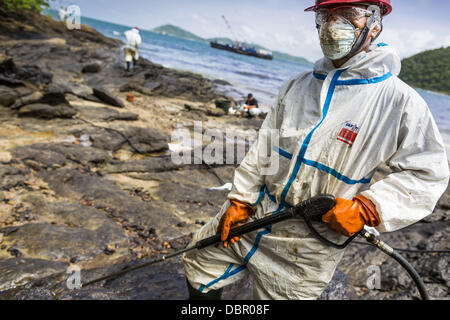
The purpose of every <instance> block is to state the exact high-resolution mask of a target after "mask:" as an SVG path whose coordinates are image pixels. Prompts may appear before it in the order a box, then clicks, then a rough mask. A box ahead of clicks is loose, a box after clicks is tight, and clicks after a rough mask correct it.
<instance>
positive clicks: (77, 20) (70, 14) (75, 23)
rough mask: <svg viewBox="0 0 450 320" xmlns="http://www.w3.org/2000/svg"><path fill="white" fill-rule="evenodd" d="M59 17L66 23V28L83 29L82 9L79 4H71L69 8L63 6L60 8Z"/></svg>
mask: <svg viewBox="0 0 450 320" xmlns="http://www.w3.org/2000/svg"><path fill="white" fill-rule="evenodd" d="M58 15H59V19H60V20H61V21H64V22H65V23H66V28H67V29H69V30H80V29H81V9H80V7H79V6H77V5H70V6H68V7H67V9H63V8H61V9H60V10H59V13H58Z"/></svg>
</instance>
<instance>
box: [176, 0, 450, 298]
mask: <svg viewBox="0 0 450 320" xmlns="http://www.w3.org/2000/svg"><path fill="white" fill-rule="evenodd" d="M343 4H345V6H342V5H343ZM373 4H376V6H374V5H373ZM309 10H314V11H315V12H316V23H317V28H318V31H319V36H320V42H321V46H322V50H323V52H324V55H325V57H324V58H323V59H321V60H319V61H317V62H316V64H315V66H314V71H311V72H305V73H303V74H301V75H299V76H298V77H296V78H295V79H292V80H290V81H288V82H286V83H285V84H284V85H283V86H282V88H281V90H280V93H279V96H278V100H277V102H276V104H275V105H274V107H273V108H272V110H271V112H270V113H269V114H268V116H267V118H266V120H265V121H264V123H263V125H262V128H261V130H260V132H259V136H258V140H257V141H256V142H255V143H254V144H253V145H252V147H251V149H250V151H249V152H248V154H247V155H246V157H245V158H244V160H243V161H242V163H241V165H240V166H239V167H238V168H237V169H236V171H235V174H234V178H233V187H232V190H231V192H230V194H229V195H228V200H227V201H226V202H225V203H224V205H223V207H222V209H221V210H220V212H219V213H218V214H217V216H216V217H215V218H213V219H212V220H211V221H210V222H208V223H207V224H206V225H204V226H203V227H202V228H201V229H200V230H199V231H198V232H197V233H196V234H195V236H194V239H193V241H194V242H196V241H198V240H201V239H203V238H206V237H209V236H212V235H214V234H216V233H217V232H219V233H221V235H222V241H224V243H223V244H224V245H223V246H222V245H221V246H218V247H214V246H212V247H208V248H205V249H203V250H197V251H191V252H189V253H186V254H185V255H184V256H183V262H184V267H185V272H186V277H187V280H188V288H189V293H190V297H191V298H192V299H218V298H219V297H220V293H221V289H222V288H223V287H224V286H226V285H229V284H231V283H233V282H235V281H237V280H239V279H241V278H242V277H244V276H245V275H246V274H248V273H249V274H250V275H251V277H252V280H253V289H254V291H253V298H255V299H316V298H318V297H319V296H320V295H321V293H322V292H323V290H324V289H325V288H326V286H327V285H328V283H329V282H330V280H331V278H332V276H333V273H334V271H335V269H336V266H337V264H338V263H339V261H340V260H341V258H342V256H343V253H344V252H343V250H339V249H335V248H333V247H330V246H327V245H325V244H323V243H322V242H320V241H319V240H318V239H316V238H315V237H314V235H313V234H312V233H311V232H310V230H309V229H308V227H307V226H306V224H305V222H303V220H301V219H298V220H288V221H285V222H281V223H279V224H275V225H273V226H272V227H268V228H266V229H263V230H259V231H255V232H251V233H249V234H246V235H243V236H241V237H240V239H239V238H234V239H228V232H229V230H230V228H233V227H236V226H238V225H239V224H242V223H245V222H246V221H248V219H258V218H262V217H264V216H266V215H269V214H273V213H276V212H279V211H281V210H282V209H284V208H287V207H291V206H295V205H296V204H298V203H299V202H301V201H303V200H306V199H309V198H311V197H314V196H317V195H320V194H333V195H334V196H335V197H336V198H337V202H336V206H335V207H334V208H333V209H332V210H331V211H329V212H328V213H327V214H326V215H324V216H323V218H322V219H323V222H325V223H323V224H321V223H314V227H315V228H316V229H317V230H318V231H319V232H320V233H322V234H323V235H324V236H325V237H326V238H329V239H330V240H332V241H334V242H338V243H342V242H343V240H345V239H347V238H346V236H349V235H352V234H354V233H356V232H358V231H360V230H361V229H362V228H363V227H364V226H370V227H376V229H377V230H378V231H380V232H391V231H396V230H398V229H401V228H404V227H406V226H408V225H411V224H413V223H415V222H417V221H419V220H421V219H423V218H424V217H426V216H427V215H429V214H430V213H431V212H432V211H433V209H434V206H435V205H436V203H437V201H438V199H439V198H440V196H441V195H442V194H443V192H444V191H445V189H446V187H447V184H448V179H449V168H448V160H447V157H446V153H445V147H444V144H443V141H442V138H441V136H440V134H439V131H438V129H437V126H436V124H435V121H434V119H433V117H432V115H431V113H430V111H429V109H428V107H427V105H426V103H425V101H424V100H423V99H422V98H421V97H420V96H419V94H418V93H417V92H416V91H415V90H414V89H412V88H411V87H409V86H408V85H407V84H405V83H404V82H402V81H401V80H400V79H399V78H398V77H397V76H398V74H399V72H400V68H401V61H400V58H399V56H398V55H397V53H396V51H395V50H394V49H393V48H392V47H391V46H389V45H386V44H382V43H380V44H378V45H375V44H374V43H373V40H374V39H376V38H377V36H378V35H379V33H380V32H381V29H382V16H383V15H386V14H388V13H389V12H390V11H391V10H392V7H391V5H390V0H384V1H379V0H377V1H358V0H354V1H349V0H347V1H345V0H341V1H339V0H328V1H324V0H322V1H321V0H317V1H316V6H314V7H313V8H310V9H309ZM268 131H276V132H278V133H279V139H272V140H270V141H269V140H267V139H264V137H265V135H266V133H267V132H268ZM267 141H269V142H267ZM274 141H275V142H274ZM268 143H269V147H270V148H268V149H270V150H271V151H272V152H273V154H272V155H270V156H271V158H270V159H272V160H271V161H272V162H273V161H275V160H274V159H275V158H276V157H273V156H274V155H278V161H279V162H278V168H277V170H274V172H270V173H267V171H266V167H267V161H266V160H267V159H266V158H267V157H263V156H262V155H263V154H264V153H261V150H264V149H266V148H267V144H268ZM384 166H387V167H389V168H390V169H391V170H390V171H381V170H379V169H380V168H382V167H384ZM275 167H276V166H275ZM375 172H377V175H376V176H374V174H375Z"/></svg>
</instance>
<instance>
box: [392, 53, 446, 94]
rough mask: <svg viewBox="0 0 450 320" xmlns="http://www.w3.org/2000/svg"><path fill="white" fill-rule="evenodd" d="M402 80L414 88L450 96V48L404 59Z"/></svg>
mask: <svg viewBox="0 0 450 320" xmlns="http://www.w3.org/2000/svg"><path fill="white" fill-rule="evenodd" d="M400 78H401V79H402V80H403V81H405V82H406V83H408V84H409V85H411V86H413V87H416V88H421V89H425V90H431V91H436V92H441V93H445V94H449V95H450V47H447V48H441V49H435V50H429V51H424V52H421V53H419V54H416V55H414V56H412V57H410V58H407V59H404V60H403V61H402V72H401V73H400Z"/></svg>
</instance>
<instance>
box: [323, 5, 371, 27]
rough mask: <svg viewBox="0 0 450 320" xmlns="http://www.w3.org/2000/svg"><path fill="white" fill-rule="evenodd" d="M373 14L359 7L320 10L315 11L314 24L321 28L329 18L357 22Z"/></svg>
mask: <svg viewBox="0 0 450 320" xmlns="http://www.w3.org/2000/svg"><path fill="white" fill-rule="evenodd" d="M373 14H374V13H373V12H372V11H369V10H366V9H364V8H360V7H354V6H340V7H335V8H329V9H327V8H321V9H318V10H317V11H316V24H317V25H319V26H321V25H322V24H324V23H325V22H326V21H327V19H328V17H329V16H340V17H342V18H344V19H346V20H348V21H354V20H359V19H361V18H363V17H370V16H372V15H373Z"/></svg>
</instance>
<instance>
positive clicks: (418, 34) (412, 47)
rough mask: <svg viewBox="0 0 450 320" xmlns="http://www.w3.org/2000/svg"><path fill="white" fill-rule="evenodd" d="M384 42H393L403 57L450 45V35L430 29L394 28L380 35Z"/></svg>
mask: <svg viewBox="0 0 450 320" xmlns="http://www.w3.org/2000/svg"><path fill="white" fill-rule="evenodd" d="M380 38H381V39H383V41H384V42H386V43H389V44H392V45H393V46H394V47H396V48H397V50H398V51H399V53H400V56H401V57H402V58H406V57H409V56H411V55H414V54H416V53H419V52H422V51H425V50H430V49H435V48H439V47H442V46H449V45H450V35H446V36H445V37H444V38H443V37H442V36H440V35H436V34H435V33H434V32H433V31H431V30H428V29H422V30H411V29H393V30H389V32H386V33H385V34H382V35H381V36H380Z"/></svg>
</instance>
